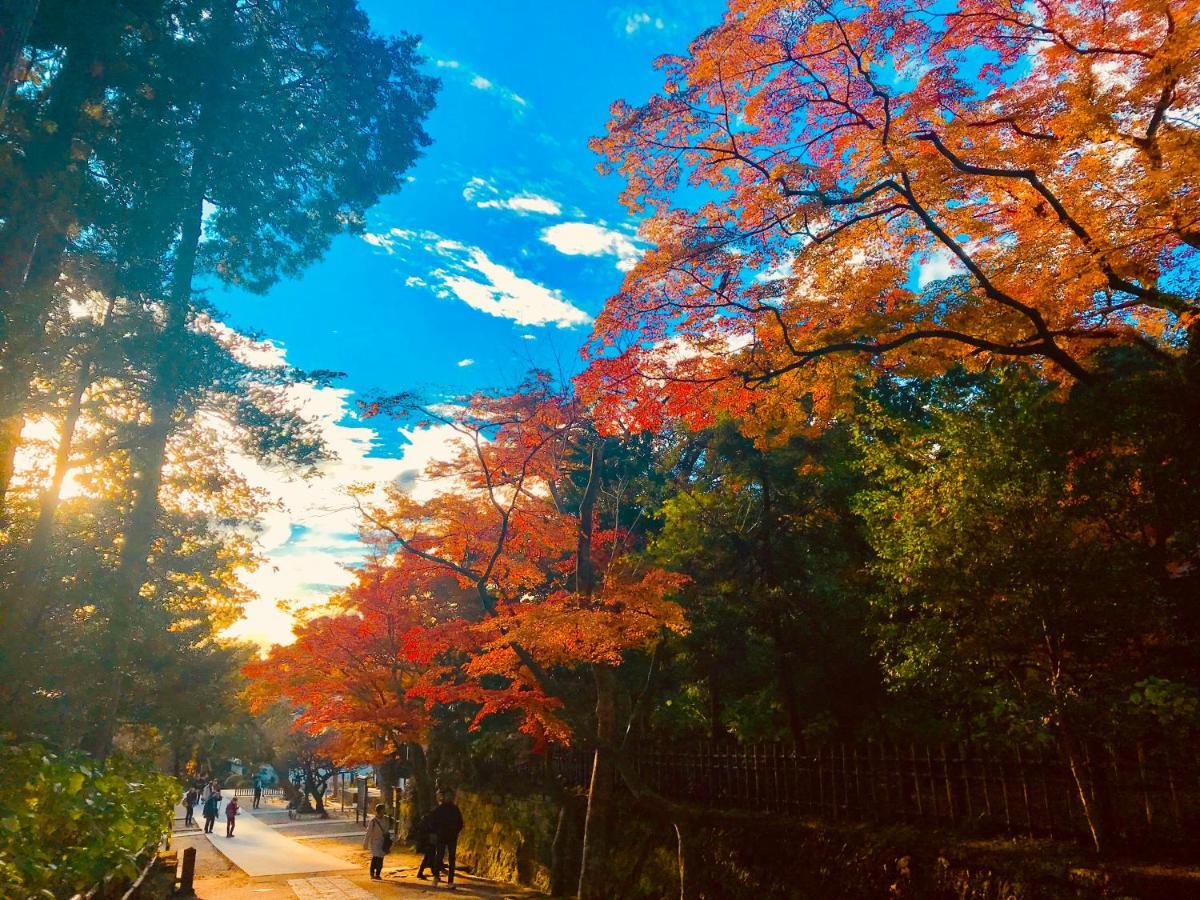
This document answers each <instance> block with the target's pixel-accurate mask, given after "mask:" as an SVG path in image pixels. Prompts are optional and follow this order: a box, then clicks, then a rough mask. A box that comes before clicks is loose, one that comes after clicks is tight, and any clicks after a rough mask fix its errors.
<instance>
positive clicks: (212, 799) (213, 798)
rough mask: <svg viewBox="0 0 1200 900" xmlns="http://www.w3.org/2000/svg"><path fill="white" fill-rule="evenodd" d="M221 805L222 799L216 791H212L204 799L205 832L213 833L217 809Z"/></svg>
mask: <svg viewBox="0 0 1200 900" xmlns="http://www.w3.org/2000/svg"><path fill="white" fill-rule="evenodd" d="M220 807H221V801H220V800H219V799H218V797H217V795H216V793H210V794H209V795H208V799H207V800H205V801H204V810H203V812H204V833H205V834H212V831H213V824H214V823H215V822H216V821H217V810H218V809H220Z"/></svg>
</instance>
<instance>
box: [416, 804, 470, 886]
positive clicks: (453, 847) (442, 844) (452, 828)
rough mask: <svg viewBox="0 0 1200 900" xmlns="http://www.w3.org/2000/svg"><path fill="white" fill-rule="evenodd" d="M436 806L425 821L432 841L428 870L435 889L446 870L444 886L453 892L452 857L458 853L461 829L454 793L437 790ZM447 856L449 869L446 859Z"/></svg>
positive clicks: (461, 822) (460, 813)
mask: <svg viewBox="0 0 1200 900" xmlns="http://www.w3.org/2000/svg"><path fill="white" fill-rule="evenodd" d="M437 798H438V806H437V809H435V810H434V811H433V812H431V813H430V814H429V817H428V818H427V819H426V820H425V826H426V828H427V829H428V830H429V832H430V834H431V835H432V836H433V839H434V849H433V858H432V864H431V865H430V868H431V869H432V870H433V884H434V886H435V887H436V886H437V885H438V884H439V883H441V880H442V870H443V869H444V868H448V876H447V878H446V884H448V885H449V886H450V890H454V857H455V854H456V853H457V851H458V833H459V832H460V831H462V829H463V817H462V812H461V811H460V810H459V808H458V807H457V806H455V805H454V791H451V790H446V789H443V790H439V791H438V793H437ZM447 856H449V867H447V866H446V858H447Z"/></svg>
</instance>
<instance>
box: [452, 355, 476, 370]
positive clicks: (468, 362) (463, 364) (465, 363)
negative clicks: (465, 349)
mask: <svg viewBox="0 0 1200 900" xmlns="http://www.w3.org/2000/svg"><path fill="white" fill-rule="evenodd" d="M455 365H457V366H458V367H459V368H460V369H465V368H466V367H467V366H473V365H475V360H473V359H470V358H469V357H468V358H467V359H460V360H459V361H458V362H457V363H455Z"/></svg>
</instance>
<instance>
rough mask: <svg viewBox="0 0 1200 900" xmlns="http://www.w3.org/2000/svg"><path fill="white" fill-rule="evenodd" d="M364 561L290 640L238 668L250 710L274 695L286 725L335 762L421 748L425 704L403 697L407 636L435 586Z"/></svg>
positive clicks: (412, 673) (412, 672) (411, 668)
mask: <svg viewBox="0 0 1200 900" xmlns="http://www.w3.org/2000/svg"><path fill="white" fill-rule="evenodd" d="M409 574H410V573H408V572H406V571H404V570H403V569H402V568H396V567H388V566H385V565H382V564H381V562H380V561H379V560H373V561H370V562H368V563H367V564H366V565H364V566H363V567H362V568H361V569H359V570H358V572H357V573H356V576H355V580H354V582H353V583H352V584H351V585H350V586H349V587H348V588H347V589H346V590H345V591H343V592H341V593H340V594H337V595H335V596H334V597H332V598H331V599H330V602H329V604H328V605H327V606H326V607H325V608H322V609H321V610H320V613H319V614H317V615H312V616H309V617H307V618H306V619H304V620H303V621H301V622H299V623H297V625H296V626H295V628H294V629H293V631H294V637H295V640H294V641H293V642H292V643H290V644H286V645H276V646H274V647H272V648H271V651H270V653H268V654H267V655H266V656H265V657H264V658H262V659H260V660H255V661H254V662H251V663H249V664H248V665H247V666H245V667H244V672H245V674H246V675H247V676H248V677H249V679H250V687H249V695H250V699H251V708H252V709H253V710H254V711H256V712H262V711H263V710H265V709H267V708H268V707H270V706H271V705H272V704H274V703H277V702H279V701H280V700H283V701H286V703H287V704H288V705H289V707H290V708H292V709H293V710H295V715H294V718H293V720H292V729H293V731H295V732H299V733H302V734H306V735H309V736H310V737H313V738H319V739H322V740H323V742H324V743H323V746H324V749H325V751H326V752H328V754H329V755H330V756H331V757H332V758H333V760H334V761H335V762H337V763H341V764H345V765H351V764H359V763H362V762H364V761H367V762H378V763H382V762H386V761H387V760H389V759H393V758H396V757H400V756H404V755H407V754H408V753H409V752H411V751H414V750H415V751H416V752H418V753H419V752H420V747H421V744H422V742H423V741H424V739H425V737H426V735H427V732H428V729H429V717H428V713H427V709H426V705H425V704H424V703H423V702H422V701H421V700H419V699H413V698H410V697H409V690H410V688H411V687H412V686H413V684H414V683H415V681H416V680H417V678H418V677H419V676H420V675H421V668H420V666H419V665H418V664H417V663H415V662H414V660H413V654H412V653H411V652H410V645H411V640H412V634H413V632H414V631H419V630H420V629H422V627H423V626H424V625H425V624H426V623H428V622H429V621H430V617H431V615H432V614H433V610H432V609H431V607H432V605H433V604H432V598H434V597H435V596H436V595H437V591H438V588H439V585H437V584H435V583H430V582H429V581H428V579H425V580H422V579H414V578H411V577H408V576H409Z"/></svg>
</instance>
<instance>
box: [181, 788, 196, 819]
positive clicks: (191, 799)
mask: <svg viewBox="0 0 1200 900" xmlns="http://www.w3.org/2000/svg"><path fill="white" fill-rule="evenodd" d="M199 800H200V792H199V791H198V790H196V789H195V788H194V787H190V788H188V791H187V793H186V794H184V795H183V808H184V816H183V824H184V825H195V824H196V819H195V815H196V804H197V803H198V802H199Z"/></svg>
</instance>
